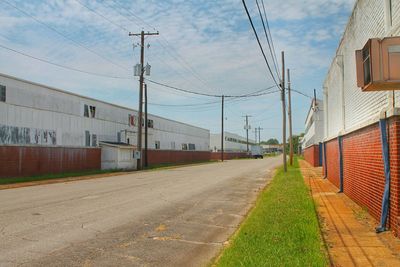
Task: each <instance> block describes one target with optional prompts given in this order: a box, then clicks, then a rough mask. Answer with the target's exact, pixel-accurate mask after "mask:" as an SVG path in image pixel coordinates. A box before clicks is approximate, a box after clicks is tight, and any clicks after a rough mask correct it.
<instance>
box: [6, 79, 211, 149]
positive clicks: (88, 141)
mask: <svg viewBox="0 0 400 267" xmlns="http://www.w3.org/2000/svg"><path fill="white" fill-rule="evenodd" d="M0 89H1V90H0V96H1V97H0V144H3V145H41V146H65V147H97V146H98V145H99V143H100V142H122V143H128V144H133V145H136V139H137V122H138V119H137V118H138V116H137V113H138V112H137V111H136V110H133V109H130V108H126V107H122V106H118V105H114V104H111V103H106V102H104V101H100V100H96V99H93V98H89V97H85V96H81V95H77V94H74V93H70V92H67V91H63V90H60V89H56V88H52V87H49V86H45V85H41V84H37V83H34V82H29V81H25V80H22V79H18V78H15V77H11V76H8V75H4V74H0ZM147 123H148V127H149V141H148V144H149V148H150V149H162V150H191V151H209V142H210V132H209V130H207V129H203V128H199V127H196V126H192V125H188V124H185V123H181V122H177V121H173V120H169V119H166V118H162V117H159V116H155V115H151V114H149V115H148V122H147Z"/></svg>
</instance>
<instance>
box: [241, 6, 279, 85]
mask: <svg viewBox="0 0 400 267" xmlns="http://www.w3.org/2000/svg"><path fill="white" fill-rule="evenodd" d="M242 3H243V6H244V9H245V10H246V14H247V17H248V19H249V21H250V24H251V27H252V29H253V32H254V35H255V37H256V39H257V43H258V46H259V47H260V50H261V53H262V54H263V57H264V60H265V63H266V64H267V67H268V70H269V73H270V74H271V77H272V79H273V80H274V82H275V84H276V86H277V87H278V88H279V84H278V83H277V81H276V79H275V76H274V74H273V73H272V69H271V66H270V65H269V62H268V60H267V57H266V55H265V53H264V49H263V47H262V45H261V42H260V38H258V34H257V31H256V28H255V27H254V24H253V20H252V19H251V16H250V13H249V10H248V9H247V5H246V2H245V0H242Z"/></svg>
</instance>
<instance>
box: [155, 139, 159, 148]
mask: <svg viewBox="0 0 400 267" xmlns="http://www.w3.org/2000/svg"><path fill="white" fill-rule="evenodd" d="M155 145H156V149H160V141H156V142H155Z"/></svg>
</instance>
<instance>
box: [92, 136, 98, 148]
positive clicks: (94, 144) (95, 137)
mask: <svg viewBox="0 0 400 267" xmlns="http://www.w3.org/2000/svg"><path fill="white" fill-rule="evenodd" d="M92 146H97V135H96V134H92Z"/></svg>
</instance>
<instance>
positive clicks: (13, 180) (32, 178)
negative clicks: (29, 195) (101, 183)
mask: <svg viewBox="0 0 400 267" xmlns="http://www.w3.org/2000/svg"><path fill="white" fill-rule="evenodd" d="M120 171H121V170H92V171H82V172H66V173H57V174H46V175H35V176H29V177H13V178H0V185H7V184H17V183H26V182H35V181H44V180H52V179H61V178H70V177H79V176H87V175H96V174H105V173H115V172H120Z"/></svg>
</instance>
